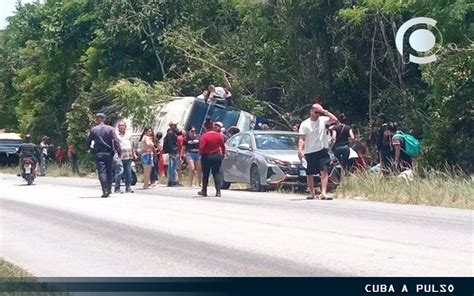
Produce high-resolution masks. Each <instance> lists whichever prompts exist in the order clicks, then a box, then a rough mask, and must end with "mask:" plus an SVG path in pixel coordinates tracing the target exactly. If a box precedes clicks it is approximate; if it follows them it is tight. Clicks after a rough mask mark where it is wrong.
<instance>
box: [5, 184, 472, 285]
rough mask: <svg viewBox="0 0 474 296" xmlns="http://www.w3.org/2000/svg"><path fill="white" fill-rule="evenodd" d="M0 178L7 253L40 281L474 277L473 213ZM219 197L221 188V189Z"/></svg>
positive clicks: (288, 196)
mask: <svg viewBox="0 0 474 296" xmlns="http://www.w3.org/2000/svg"><path fill="white" fill-rule="evenodd" d="M196 193H197V189H192V190H191V189H186V188H166V187H158V188H154V189H151V190H146V191H145V190H139V189H138V190H136V191H135V193H133V194H121V195H120V194H119V195H117V194H115V195H112V197H111V198H108V199H101V198H98V196H99V195H100V189H99V186H98V181H97V180H89V179H74V178H49V177H43V178H39V179H37V182H36V185H34V186H26V185H24V183H23V182H22V180H21V179H20V178H18V177H16V176H12V175H0V227H1V228H0V256H1V257H3V258H5V259H6V260H9V261H11V262H14V263H16V264H18V265H20V266H21V267H23V268H25V269H27V270H28V271H30V272H31V273H32V274H34V275H35V276H412V275H413V276H472V275H473V274H474V272H473V258H474V256H473V255H474V252H473V238H474V234H473V219H472V218H473V215H472V214H473V211H470V210H460V209H447V208H438V207H426V206H410V205H393V204H387V203H375V202H368V201H356V200H333V201H320V200H313V201H308V200H305V199H304V196H301V195H292V194H279V193H252V192H246V191H232V190H231V191H223V197H222V198H216V197H207V198H202V197H197V194H196ZM210 193H211V194H212V193H213V191H210Z"/></svg>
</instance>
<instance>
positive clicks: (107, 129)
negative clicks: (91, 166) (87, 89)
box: [86, 113, 121, 198]
mask: <svg viewBox="0 0 474 296" xmlns="http://www.w3.org/2000/svg"><path fill="white" fill-rule="evenodd" d="M105 118H106V116H105V114H104V113H97V114H96V115H95V122H96V123H97V125H96V126H95V127H93V128H92V129H91V131H90V134H89V137H88V138H87V142H86V149H87V150H89V149H90V147H91V144H92V141H94V147H93V148H92V152H93V153H94V156H95V164H96V166H97V172H98V174H99V181H100V185H101V186H102V197H103V198H106V197H109V195H110V193H111V191H112V178H113V176H112V162H113V157H114V154H115V152H116V153H117V154H118V156H119V157H120V156H121V150H120V144H119V140H118V138H117V135H116V133H115V131H114V128H113V127H111V126H110V125H106V124H105Z"/></svg>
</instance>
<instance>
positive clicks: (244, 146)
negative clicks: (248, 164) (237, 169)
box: [238, 144, 252, 151]
mask: <svg viewBox="0 0 474 296" xmlns="http://www.w3.org/2000/svg"><path fill="white" fill-rule="evenodd" d="M238 148H239V149H240V150H247V151H249V150H252V148H251V147H250V145H249V144H240V145H239V146H238Z"/></svg>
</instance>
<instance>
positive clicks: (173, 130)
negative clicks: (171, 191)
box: [163, 121, 179, 187]
mask: <svg viewBox="0 0 474 296" xmlns="http://www.w3.org/2000/svg"><path fill="white" fill-rule="evenodd" d="M168 126H169V129H168V131H167V133H166V136H165V138H164V139H163V151H164V152H165V153H167V154H168V171H167V174H168V187H171V186H175V185H178V175H177V172H176V170H177V169H178V165H179V149H178V136H177V131H178V124H177V123H176V122H174V121H171V122H170V123H169V124H168Z"/></svg>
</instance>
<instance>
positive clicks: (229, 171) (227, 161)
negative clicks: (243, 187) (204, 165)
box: [222, 134, 242, 182]
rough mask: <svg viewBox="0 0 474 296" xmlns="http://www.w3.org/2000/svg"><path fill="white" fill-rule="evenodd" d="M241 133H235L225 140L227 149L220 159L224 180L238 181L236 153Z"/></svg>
mask: <svg viewBox="0 0 474 296" xmlns="http://www.w3.org/2000/svg"><path fill="white" fill-rule="evenodd" d="M241 138H242V135H240V134H239V135H235V136H233V137H232V138H230V139H229V140H228V141H227V147H226V148H227V149H226V152H225V157H224V159H223V160H222V173H223V177H224V181H226V182H238V180H237V175H238V174H236V172H237V167H236V164H237V155H238V148H237V146H239V143H240V139H241Z"/></svg>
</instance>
